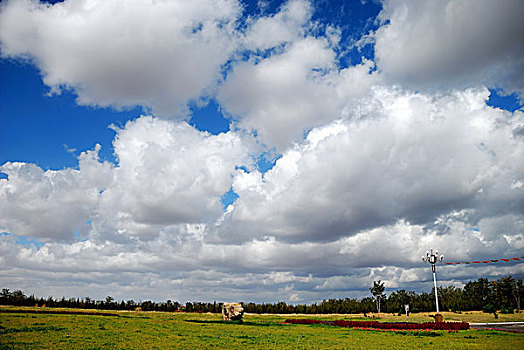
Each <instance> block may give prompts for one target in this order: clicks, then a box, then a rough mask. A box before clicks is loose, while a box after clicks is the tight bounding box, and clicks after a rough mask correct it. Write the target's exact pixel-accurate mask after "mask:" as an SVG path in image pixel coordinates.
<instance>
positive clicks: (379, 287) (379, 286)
mask: <svg viewBox="0 0 524 350" xmlns="http://www.w3.org/2000/svg"><path fill="white" fill-rule="evenodd" d="M385 289H386V288H385V287H384V282H380V280H378V282H377V281H373V287H371V288H369V291H370V292H371V294H372V295H373V296H374V297H375V303H376V304H377V312H378V313H380V301H381V300H383V299H384V298H385V296H386V295H385V294H384V290H385Z"/></svg>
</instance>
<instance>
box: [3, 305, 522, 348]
mask: <svg viewBox="0 0 524 350" xmlns="http://www.w3.org/2000/svg"><path fill="white" fill-rule="evenodd" d="M18 309H20V308H18ZM23 311H24V310H21V312H20V313H0V349H166V348H168V349H169V348H171V349H173V348H176V349H212V348H215V349H224V348H228V349H246V348H248V349H249V348H251V349H373V348H385V349H422V348H424V349H524V335H522V334H515V333H508V332H502V331H495V330H468V331H458V332H447V331H444V332H443V331H436V332H419V333H418V332H380V331H366V330H358V329H347V328H339V327H333V326H326V325H288V324H281V322H283V321H284V320H285V319H286V318H293V317H298V318H306V316H293V315H291V316H290V315H287V316H278V315H245V316H244V323H243V324H237V323H225V322H222V321H221V315H218V314H191V313H175V314H173V313H155V312H115V313H118V315H119V316H99V315H96V314H93V315H67V314H29V313H24V312H23ZM380 316H381V318H380V319H379V320H384V321H391V320H394V321H403V320H405V318H402V317H400V316H391V315H380ZM416 316H417V318H423V319H422V321H428V320H430V318H429V316H428V315H427V314H418V315H416ZM458 316H460V317H462V320H466V321H478V322H482V321H480V320H479V318H482V319H483V317H484V316H485V314H484V315H482V314H479V313H470V314H461V315H460V314H459V315H458ZM488 316H489V315H488ZM504 316H506V315H504ZM507 316H508V317H507V318H508V319H511V320H512V321H518V320H522V319H523V316H524V314H522V313H520V314H516V315H507ZM375 317H378V316H375ZM445 317H446V318H447V319H448V320H449V319H451V315H448V314H446V315H445ZM467 317H469V318H470V319H467ZM307 318H322V319H360V320H362V319H363V317H362V315H329V316H315V317H312V316H308V317H307ZM475 318H476V319H475ZM367 319H371V318H367ZM375 319H377V318H375ZM411 321H416V320H414V319H413V317H412V319H411ZM489 321H493V315H491V319H490V320H489ZM498 321H502V320H501V319H500V318H499V320H498Z"/></svg>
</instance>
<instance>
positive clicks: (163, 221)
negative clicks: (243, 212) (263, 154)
mask: <svg viewBox="0 0 524 350" xmlns="http://www.w3.org/2000/svg"><path fill="white" fill-rule="evenodd" d="M114 149H115V154H116V156H117V159H118V166H117V167H116V168H115V176H114V181H113V183H112V184H111V186H110V187H109V188H108V189H107V190H106V191H105V192H104V194H103V195H102V198H101V204H100V208H99V217H100V218H101V219H102V220H101V221H100V222H99V223H97V224H100V226H97V230H96V231H100V230H102V232H108V231H109V232H114V231H116V232H118V233H119V234H126V235H132V236H144V237H145V236H151V235H155V234H158V232H159V231H160V230H161V229H162V228H163V227H166V226H167V227H169V225H174V224H184V223H200V222H209V221H211V220H214V219H215V218H217V217H219V216H220V215H221V213H222V203H221V201H220V199H221V196H222V195H224V194H225V193H226V192H227V191H228V190H229V189H230V187H231V183H232V177H233V174H234V173H235V171H236V170H235V167H236V166H245V165H247V166H250V160H249V158H248V156H249V153H248V150H247V149H246V147H245V146H244V144H243V140H242V138H241V137H240V136H238V135H237V134H235V133H233V132H228V133H221V134H219V135H210V134H208V133H205V132H201V131H198V130H196V129H194V128H193V127H191V126H189V125H188V124H186V123H179V124H177V123H173V122H170V121H166V120H161V119H157V118H152V117H141V118H139V119H137V120H135V121H132V122H128V123H127V124H126V126H125V128H124V129H121V130H118V133H117V135H116V138H115V141H114ZM99 234H102V233H99Z"/></svg>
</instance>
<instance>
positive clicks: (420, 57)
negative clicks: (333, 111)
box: [375, 0, 524, 97]
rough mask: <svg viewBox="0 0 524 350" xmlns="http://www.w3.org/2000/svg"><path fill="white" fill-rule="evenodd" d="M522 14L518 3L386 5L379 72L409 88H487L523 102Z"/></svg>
mask: <svg viewBox="0 0 524 350" xmlns="http://www.w3.org/2000/svg"><path fill="white" fill-rule="evenodd" d="M523 12H524V2H522V1H519V0H501V1H488V0H487V1H485V0H478V1H477V0H468V1H452V0H447V1H441V0H431V1H417V0H413V1H397V0H391V1H390V0H388V1H385V2H384V4H383V10H382V12H381V13H380V15H379V16H380V18H381V19H382V20H383V21H389V24H387V25H383V26H382V27H380V28H379V29H378V30H377V31H376V37H375V39H376V44H375V57H376V60H377V65H378V68H379V69H380V70H382V72H383V73H384V74H385V75H386V76H387V77H388V78H389V80H390V81H392V82H393V83H396V84H399V83H400V84H404V85H406V86H407V87H411V88H427V87H437V88H444V89H447V88H449V87H450V86H455V87H468V86H479V85H482V84H487V85H488V86H490V87H500V88H503V89H505V91H506V92H508V93H511V92H516V93H518V94H520V96H521V97H522V96H524V79H523V75H522V74H521V72H522V71H523V70H524V24H523V21H522V15H521V14H522V13H523Z"/></svg>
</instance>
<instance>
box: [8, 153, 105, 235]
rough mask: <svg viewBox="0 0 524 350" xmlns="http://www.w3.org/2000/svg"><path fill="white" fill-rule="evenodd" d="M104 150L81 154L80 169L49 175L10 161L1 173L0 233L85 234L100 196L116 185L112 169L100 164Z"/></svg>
mask: <svg viewBox="0 0 524 350" xmlns="http://www.w3.org/2000/svg"><path fill="white" fill-rule="evenodd" d="M100 148H101V147H100V145H96V147H95V148H94V149H93V150H92V151H86V152H83V153H81V154H80V156H79V158H78V161H79V169H78V170H76V169H64V170H47V171H44V170H42V169H41V168H40V167H38V166H37V165H34V164H28V163H20V162H15V163H11V162H7V163H5V164H4V165H3V166H2V167H0V170H1V171H2V172H3V173H5V174H7V176H8V178H7V179H0V229H1V230H2V231H5V232H13V233H16V234H18V235H24V236H34V237H39V238H42V239H59V240H61V239H73V238H74V237H75V233H77V232H78V233H80V234H81V235H86V234H87V232H88V231H89V230H90V227H89V225H88V224H87V222H88V221H89V220H91V218H92V216H93V215H94V213H95V211H96V209H97V207H98V202H99V199H100V192H101V191H103V190H105V189H106V188H107V187H108V186H109V184H110V183H111V181H112V176H113V174H112V166H111V164H109V163H108V162H100V161H99V159H98V152H99V151H100Z"/></svg>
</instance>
